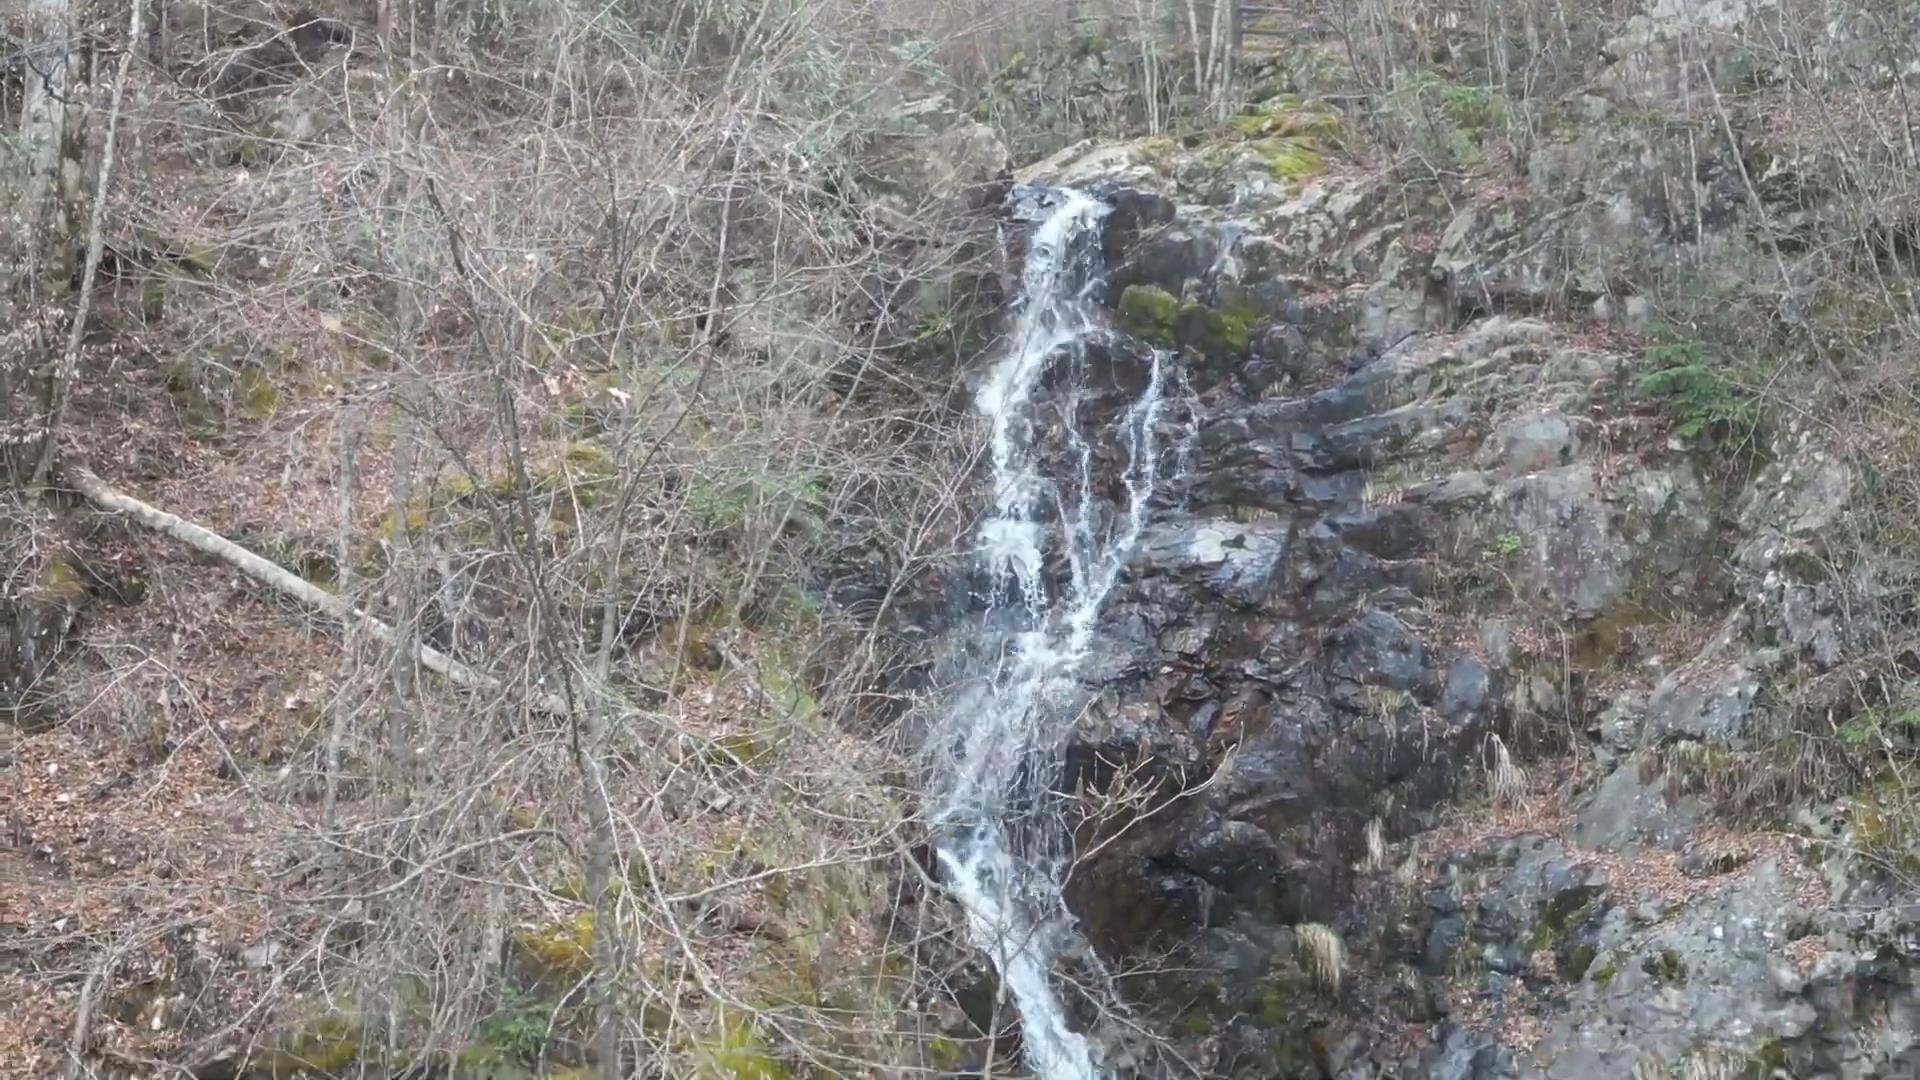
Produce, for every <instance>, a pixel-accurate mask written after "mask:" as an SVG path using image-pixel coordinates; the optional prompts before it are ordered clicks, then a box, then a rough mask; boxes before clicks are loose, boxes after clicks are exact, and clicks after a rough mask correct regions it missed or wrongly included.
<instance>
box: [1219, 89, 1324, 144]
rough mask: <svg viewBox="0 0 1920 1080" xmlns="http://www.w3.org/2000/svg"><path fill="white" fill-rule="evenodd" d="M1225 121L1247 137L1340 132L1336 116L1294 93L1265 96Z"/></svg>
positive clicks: (1319, 135) (1321, 135)
mask: <svg viewBox="0 0 1920 1080" xmlns="http://www.w3.org/2000/svg"><path fill="white" fill-rule="evenodd" d="M1227 125H1228V126H1229V127H1231V128H1232V129H1233V130H1234V131H1235V132H1236V133H1237V134H1239V135H1241V136H1242V137H1244V138H1249V139H1259V138H1269V137H1274V136H1280V137H1285V138H1299V139H1314V138H1319V139H1330V138H1333V137H1335V136H1337V135H1338V134H1340V118H1339V117H1338V116H1335V115H1334V114H1333V113H1332V112H1331V111H1330V110H1328V109H1326V108H1323V107H1321V106H1319V105H1315V104H1312V103H1309V102H1306V101H1304V100H1302V99H1301V98H1300V97H1299V96H1298V95H1295V94H1276V95H1274V96H1273V97H1270V98H1267V99H1266V100H1265V101H1262V102H1260V103H1259V104H1258V105H1255V106H1254V107H1253V108H1251V109H1248V110H1246V111H1245V112H1242V113H1240V114H1239V115H1237V116H1232V117H1229V118H1228V119H1227Z"/></svg>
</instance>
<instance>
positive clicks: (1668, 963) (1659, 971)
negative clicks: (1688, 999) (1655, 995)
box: [1640, 949, 1687, 986]
mask: <svg viewBox="0 0 1920 1080" xmlns="http://www.w3.org/2000/svg"><path fill="white" fill-rule="evenodd" d="M1640 970H1642V971H1644V972H1646V973H1647V974H1648V975H1650V976H1652V978H1653V981H1655V982H1657V983H1659V984H1661V985H1663V986H1685V985H1686V984H1687V962H1686V961H1685V960H1682V959H1681V958H1680V954H1679V953H1677V952H1675V951H1673V950H1672V949H1659V950H1657V951H1655V952H1651V953H1648V954H1647V958H1646V959H1645V960H1642V961H1641V962H1640Z"/></svg>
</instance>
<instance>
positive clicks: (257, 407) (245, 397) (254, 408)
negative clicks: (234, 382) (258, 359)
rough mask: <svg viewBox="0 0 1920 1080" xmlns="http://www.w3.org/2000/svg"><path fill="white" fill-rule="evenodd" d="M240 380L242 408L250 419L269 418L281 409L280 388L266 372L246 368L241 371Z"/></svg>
mask: <svg viewBox="0 0 1920 1080" xmlns="http://www.w3.org/2000/svg"><path fill="white" fill-rule="evenodd" d="M238 382H239V390H240V404H241V408H242V409H243V410H244V411H245V412H246V414H247V418H248V419H251V420H269V419H272V417H273V414H274V413H276V412H278V411H279V410H280V390H279V388H278V387H276V386H274V385H273V380H272V379H271V378H269V377H268V376H267V373H266V372H264V371H261V370H260V369H259V368H246V369H244V370H242V371H241V372H240V378H239V380H238Z"/></svg>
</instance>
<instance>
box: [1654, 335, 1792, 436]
mask: <svg viewBox="0 0 1920 1080" xmlns="http://www.w3.org/2000/svg"><path fill="white" fill-rule="evenodd" d="M1645 359H1646V364H1647V367H1648V368H1649V369H1650V370H1648V371H1647V372H1646V373H1645V374H1643V375H1641V376H1640V378H1639V379H1638V380H1637V381H1636V382H1635V388H1636V389H1637V390H1639V392H1640V393H1641V394H1643V395H1645V396H1647V397H1649V398H1652V399H1653V400H1655V401H1656V402H1658V403H1659V404H1660V405H1661V407H1662V408H1664V409H1665V410H1666V411H1667V413H1668V414H1669V415H1671V416H1672V417H1673V421H1674V427H1673V433H1674V434H1675V435H1677V436H1679V437H1680V438H1682V439H1689V440H1690V439H1697V438H1700V437H1701V436H1703V435H1712V436H1714V437H1715V438H1716V439H1717V440H1722V441H1728V442H1736V443H1737V442H1746V441H1750V440H1751V439H1752V438H1753V437H1754V436H1755V435H1756V434H1758V432H1759V429H1760V425H1761V420H1762V413H1761V409H1760V400H1759V395H1757V394H1756V393H1754V392H1753V391H1752V390H1749V389H1747V388H1746V387H1745V386H1744V385H1742V383H1741V381H1740V380H1739V378H1738V367H1737V365H1736V364H1735V362H1734V361H1733V359H1732V358H1731V357H1729V356H1727V355H1726V354H1725V353H1722V352H1720V351H1719V350H1718V349H1715V348H1714V347H1713V346H1711V345H1710V344H1708V343H1706V342H1704V341H1701V340H1699V339H1697V338H1683V339H1679V340H1672V341H1667V342H1664V343H1661V344H1656V345H1652V346H1650V347H1648V349H1647V351H1646V356H1645Z"/></svg>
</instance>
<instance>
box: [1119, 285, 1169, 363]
mask: <svg viewBox="0 0 1920 1080" xmlns="http://www.w3.org/2000/svg"><path fill="white" fill-rule="evenodd" d="M1119 315H1120V325H1121V326H1122V327H1123V328H1124V329H1125V330H1126V331H1127V332H1128V333H1129V334H1132V335H1133V336H1134V337H1137V338H1139V339H1140V340H1141V341H1144V342H1146V343H1148V344H1150V345H1158V346H1161V347H1162V348H1171V347H1172V346H1173V344H1174V342H1175V341H1177V340H1178V336H1177V335H1178V329H1177V320H1178V319H1179V316H1180V301H1179V300H1178V299H1177V298H1176V297H1175V296H1174V295H1173V294H1172V293H1170V292H1168V291H1167V290H1165V289H1162V288H1160V287H1158V286H1155V285H1129V286H1127V288H1126V291H1125V292H1122V293H1121V294H1120V307H1119Z"/></svg>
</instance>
